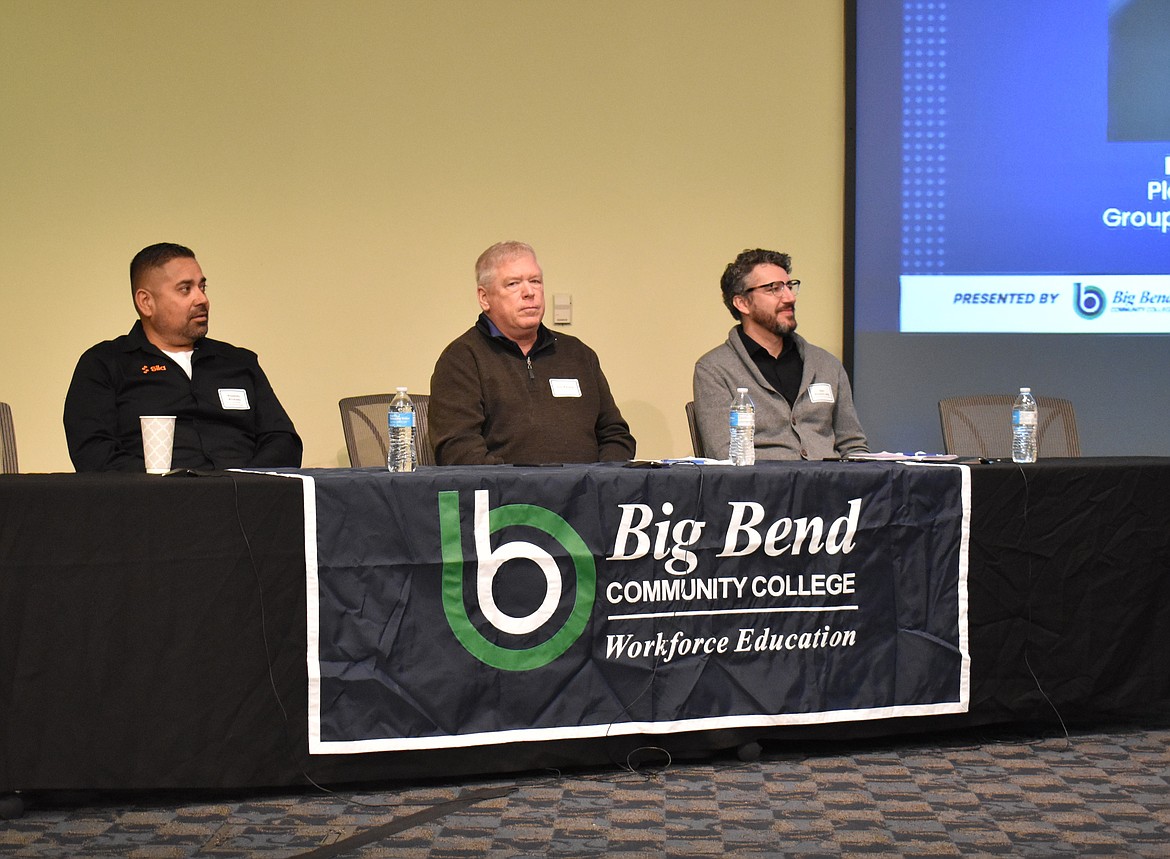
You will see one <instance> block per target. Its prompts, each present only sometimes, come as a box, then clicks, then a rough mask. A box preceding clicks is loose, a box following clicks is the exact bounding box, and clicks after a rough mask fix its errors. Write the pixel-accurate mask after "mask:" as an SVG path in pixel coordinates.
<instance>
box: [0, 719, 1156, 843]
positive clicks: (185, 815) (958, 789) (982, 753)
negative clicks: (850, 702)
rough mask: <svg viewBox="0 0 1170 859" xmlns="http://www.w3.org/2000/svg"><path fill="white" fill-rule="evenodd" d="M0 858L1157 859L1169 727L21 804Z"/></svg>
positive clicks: (964, 737)
mask: <svg viewBox="0 0 1170 859" xmlns="http://www.w3.org/2000/svg"><path fill="white" fill-rule="evenodd" d="M22 799H23V800H24V802H25V804H26V810H25V813H24V815H23V816H22V817H19V818H17V819H14V820H6V821H0V856H6V857H82V856H119V857H152V859H153V857H159V859H162V857H189V856H191V857H196V856H197V857H253V856H256V857H271V859H276V857H282V859H283V857H318V858H319V859H324V857H353V859H359V857H418V859H439V857H452V859H453V857H501V859H502V857H538V856H539V857H543V856H565V857H575V856H605V857H651V856H670V857H713V856H722V855H732V856H794V857H810V859H811V857H822V856H823V857H843V856H865V855H868V856H872V855H893V856H916V857H935V856H964V857H966V856H1012V857H1017V856H1020V857H1041V856H1043V857H1048V856H1061V855H1067V856H1084V855H1098V856H1134V857H1170V724H1166V725H1158V726H1155V727H1150V726H1149V725H1146V726H1144V727H1134V726H1101V727H1096V728H1091V729H1079V730H1076V731H1074V732H1072V733H1071V735H1068V736H1066V735H1065V734H1063V733H1061V734H1060V735H1045V736H1042V735H1040V734H1033V735H1031V736H1026V735H1022V734H1018V733H1009V732H1007V731H1002V730H1001V731H992V730H988V731H983V732H979V733H972V732H965V733H962V734H946V735H930V736H924V737H911V738H901V739H885V740H881V741H866V742H860V741H856V742H845V743H840V742H839V743H818V744H817V745H815V746H813V747H809V746H807V745H805V744H799V745H798V744H796V743H791V742H785V743H774V744H768V745H766V746H765V748H764V752H763V755H762V756H761V757H760V758H759V759H758V760H755V761H750V762H741V761H740V760H738V759H737V758H735V757H724V758H715V759H708V760H704V761H698V762H696V761H683V762H680V761H668V760H666V759H665V757H663V756H661V755H659V756H655V754H654V753H653V752H648V753H647V755H646V761H645V762H644V763H643V764H642V765H640V766H639V767H638V768H637V769H629V770H622V769H615V770H605V771H598V770H589V771H580V772H571V773H539V774H531V773H530V774H527V775H525V776H523V777H518V778H498V779H484V780H479V781H475V782H467V781H464V782H461V783H458V784H454V783H439V782H436V783H430V784H425V785H409V786H403V785H399V784H396V785H379V786H370V785H364V786H362V787H361V789H354V788H352V787H347V788H346V789H344V790H339V791H337V792H336V793H329V792H323V791H317V790H313V791H308V790H305V791H283V792H277V791H268V792H262V793H255V792H253V793H249V794H247V795H234V796H223V795H216V796H208V795H203V794H201V795H188V794H182V795H178V794H162V795H151V796H144V795H142V794H125V795H123V794H116V795H112V794H73V795H69V796H60V795H31V796H25V797H22Z"/></svg>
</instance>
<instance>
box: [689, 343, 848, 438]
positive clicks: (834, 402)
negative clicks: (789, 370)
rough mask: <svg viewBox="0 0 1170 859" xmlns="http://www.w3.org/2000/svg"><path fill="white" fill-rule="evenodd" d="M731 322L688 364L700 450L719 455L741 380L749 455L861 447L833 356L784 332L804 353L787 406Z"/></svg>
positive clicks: (845, 383)
mask: <svg viewBox="0 0 1170 859" xmlns="http://www.w3.org/2000/svg"><path fill="white" fill-rule="evenodd" d="M738 329H739V327H738V326H736V327H735V328H732V329H731V333H730V334H729V335H728V337H727V342H726V343H723V344H722V345H720V346H717V347H715V348H714V349H712V350H711V351H710V352H708V353H707V354H706V355H704V356H703V357H702V358H700V359H699V361H698V363H696V364H695V378H694V394H695V412H696V415H697V418H698V423H699V437H700V438H701V439H702V442H703V452H704V453H705V454H706V455H707V456H709V457H713V458H715V459H727V448H728V444H729V441H730V436H729V432H728V412H729V411H730V409H731V401H732V399H733V398H734V396H735V389H736V388H747V389H748V395H749V396H750V397H751V398H752V401H753V402H754V403H755V406H756V458H757V459H811V460H818V459H826V458H833V457H839V456H844V455H845V454H847V453H849V452H851V451H867V450H869V448H868V446H867V445H866V441H865V433H864V432H863V431H862V429H861V423H860V422H859V421H858V419H857V412H856V411H855V410H854V408H853V389H852V388H851V387H850V385H849V377H848V376H846V375H845V368H844V367H842V366H841V362H840V361H838V360H837V359H836V358H834V357H833V356H832V355H831V354H829V353H828V352H826V351H825V350H824V349H821V348H820V347H818V346H813V345H812V344H811V343H809V342H808V341H807V340H805V339H804V338H803V337H801V336H800V335H799V334H795V333H794V334H792V335H791V337H792V341H793V342H794V343H795V344H796V349H797V351H798V352H800V356H801V358H803V359H804V374H803V375H802V376H801V379H800V391H799V393H798V394H797V397H796V402H795V404H794V405H793V406H792V407H791V408H789V406H788V401H787V400H785V399H784V397H782V396H781V395H780V394H779V393H778V392H777V391H776V390H775V389H774V388H773V387H772V386H771V385H769V384H768V382H767V381H765V379H764V376H763V374H762V373H760V370H759V368H758V367H757V366H756V364H755V362H754V361H752V359H751V356H749V355H748V353H747V349H745V348H744V345H743V341H741V340H740V337H739V330H738Z"/></svg>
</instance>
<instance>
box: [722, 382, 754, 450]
mask: <svg viewBox="0 0 1170 859" xmlns="http://www.w3.org/2000/svg"><path fill="white" fill-rule="evenodd" d="M730 426H731V445H730V447H729V449H728V451H727V453H728V458H729V459H730V460H731V464H732V465H755V464H756V404H755V403H753V402H752V398H751V397H749V396H748V389H747V388H736V389H735V399H734V400H732V401H731V421H730Z"/></svg>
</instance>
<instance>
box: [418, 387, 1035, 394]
mask: <svg viewBox="0 0 1170 859" xmlns="http://www.w3.org/2000/svg"><path fill="white" fill-rule="evenodd" d="M399 390H401V388H399ZM1020 393H1021V394H1030V393H1032V389H1031V388H1020Z"/></svg>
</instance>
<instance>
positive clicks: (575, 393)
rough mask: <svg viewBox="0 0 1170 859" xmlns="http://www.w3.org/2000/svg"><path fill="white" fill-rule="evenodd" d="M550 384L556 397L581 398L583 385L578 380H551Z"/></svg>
mask: <svg viewBox="0 0 1170 859" xmlns="http://www.w3.org/2000/svg"><path fill="white" fill-rule="evenodd" d="M548 384H549V387H551V388H552V395H553V396H554V397H579V396H581V383H580V382H578V381H577V380H576V379H549V380H548Z"/></svg>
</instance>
